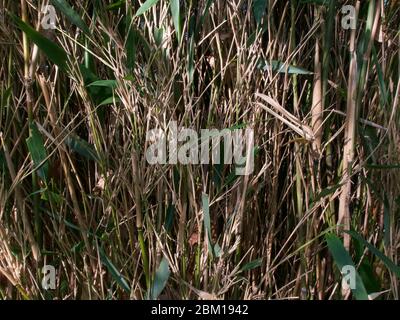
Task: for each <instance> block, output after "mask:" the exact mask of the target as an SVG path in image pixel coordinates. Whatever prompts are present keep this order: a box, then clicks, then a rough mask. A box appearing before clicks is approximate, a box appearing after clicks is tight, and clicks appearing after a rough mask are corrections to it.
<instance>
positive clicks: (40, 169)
mask: <svg viewBox="0 0 400 320" xmlns="http://www.w3.org/2000/svg"><path fill="white" fill-rule="evenodd" d="M26 144H27V146H28V150H29V153H30V155H31V158H32V161H33V164H34V166H35V169H36V171H37V173H38V176H39V177H40V178H41V179H42V180H43V181H47V177H48V173H49V164H48V162H47V161H46V158H47V152H46V148H45V146H44V142H43V139H42V136H41V134H40V132H39V129H38V128H37V126H36V124H35V123H34V122H31V123H29V138H28V139H26Z"/></svg>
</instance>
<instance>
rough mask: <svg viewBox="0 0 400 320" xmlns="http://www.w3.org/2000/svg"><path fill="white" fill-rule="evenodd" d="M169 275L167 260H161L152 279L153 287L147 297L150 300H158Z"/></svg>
mask: <svg viewBox="0 0 400 320" xmlns="http://www.w3.org/2000/svg"><path fill="white" fill-rule="evenodd" d="M170 274H171V272H170V270H169V263H168V260H167V259H165V258H163V259H162V260H161V263H160V265H159V267H158V269H157V271H156V275H155V277H154V282H153V286H152V287H151V290H150V295H149V298H150V300H157V299H158V297H159V295H160V294H161V292H162V291H163V290H164V288H165V286H166V285H167V282H168V279H169V276H170Z"/></svg>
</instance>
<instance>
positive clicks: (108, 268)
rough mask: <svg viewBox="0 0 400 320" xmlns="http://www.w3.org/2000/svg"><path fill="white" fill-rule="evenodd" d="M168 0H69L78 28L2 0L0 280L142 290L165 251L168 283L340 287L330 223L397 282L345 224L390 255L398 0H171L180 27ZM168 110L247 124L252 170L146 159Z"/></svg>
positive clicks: (383, 282)
mask: <svg viewBox="0 0 400 320" xmlns="http://www.w3.org/2000/svg"><path fill="white" fill-rule="evenodd" d="M170 2H171V1H165V0H160V1H158V2H157V4H156V5H154V6H153V7H151V8H150V9H149V10H148V11H146V12H145V13H144V14H142V15H140V16H138V17H135V13H136V12H137V10H138V9H139V7H140V5H141V3H143V1H140V3H139V1H130V0H128V1H126V2H125V3H124V2H122V4H121V5H120V6H117V7H116V8H114V9H110V8H107V7H108V6H109V5H110V4H112V3H113V1H111V0H107V1H81V6H79V7H78V6H76V5H75V7H74V9H75V11H76V12H79V14H80V15H81V17H82V20H83V21H84V23H85V24H86V25H87V26H88V28H89V29H90V33H87V34H86V33H85V32H84V31H83V30H81V29H79V28H77V27H76V26H75V25H73V24H72V23H71V21H70V19H68V17H67V16H66V15H63V14H62V13H61V12H60V11H58V20H57V29H56V30H54V31H51V32H49V31H48V30H47V31H46V30H42V28H41V26H40V23H39V21H41V19H42V15H41V14H40V8H41V7H42V6H43V5H45V4H46V3H47V2H46V1H41V0H39V1H32V0H21V1H20V2H18V1H6V0H0V14H1V17H0V19H2V23H1V24H0V43H1V46H0V52H1V55H0V70H1V72H0V136H1V146H0V298H2V299H52V298H57V299H129V298H131V299H145V298H146V297H148V293H149V292H150V291H151V290H150V288H154V286H157V285H159V284H160V283H158V282H160V279H159V276H160V275H162V274H163V273H162V272H161V269H162V268H160V269H158V268H159V266H160V264H161V266H163V265H164V266H165V263H166V262H167V264H168V265H169V270H170V275H169V277H168V281H167V282H166V285H165V288H164V290H163V291H162V294H161V295H160V298H162V299H233V298H235V299H282V298H283V299H287V298H296V299H297V298H298V299H341V298H345V299H348V298H350V297H351V295H350V293H349V292H341V289H340V282H341V277H340V272H339V269H338V268H337V267H336V266H335V264H334V260H333V258H332V255H331V252H330V251H329V250H328V248H327V246H326V241H325V237H324V235H325V234H327V233H336V234H337V235H338V236H339V237H343V238H344V247H345V248H346V249H347V250H348V251H349V252H350V254H351V256H352V258H353V261H354V263H355V264H356V265H357V267H358V272H359V274H360V276H361V277H362V280H363V282H364V285H365V287H366V289H367V291H368V293H375V292H381V291H384V290H387V291H386V292H385V293H384V294H382V295H381V296H380V298H384V299H398V298H399V282H398V278H396V272H395V271H393V269H390V268H389V269H388V268H387V266H386V265H385V264H384V263H383V262H382V260H381V259H379V258H378V257H377V256H376V255H373V254H372V253H371V251H369V250H365V251H364V247H363V246H362V245H361V244H360V242H357V241H356V240H355V239H352V238H351V237H350V236H349V235H348V234H346V233H342V231H343V230H350V229H352V230H355V231H356V232H357V233H358V234H359V235H362V236H363V237H364V238H365V239H366V240H367V241H369V242H370V243H371V244H372V245H373V246H375V247H376V248H377V249H379V250H380V252H382V253H384V254H385V255H386V256H387V257H389V258H390V259H391V260H392V261H394V262H395V263H397V262H398V261H399V243H400V237H399V236H400V233H399V214H400V184H399V181H400V173H399V169H400V157H399V146H400V132H399V130H400V126H399V123H400V112H399V97H400V81H399V75H400V53H399V52H400V51H399V43H400V33H399V32H400V26H399V21H400V8H399V2H398V1H389V2H388V3H387V2H386V1H383V0H382V1H379V0H378V1H375V0H370V1H361V2H360V1H330V4H329V5H327V6H317V5H314V4H312V3H302V2H304V1H273V0H270V1H259V0H258V1H254V0H253V1H247V0H232V1H229V0H228V1H220V0H215V1H206V0H193V1H180V17H181V27H182V30H181V32H177V31H176V23H177V20H175V23H174V18H173V16H174V15H173V14H172V12H173V11H171V8H170ZM172 2H174V3H177V2H176V1H172ZM178 2H179V1H178ZM309 2H312V1H309ZM70 3H72V2H70ZM254 3H255V4H261V5H262V4H263V3H265V5H266V8H265V14H264V15H262V16H260V15H259V12H260V11H257V13H256V14H254V12H253V6H254ZM384 3H385V4H384ZM345 4H352V5H355V6H356V8H357V12H358V26H357V29H356V30H354V31H352V30H344V29H343V28H342V27H341V19H342V15H341V13H340V8H341V7H342V5H345ZM208 5H209V7H208ZM12 14H14V15H16V16H18V17H20V18H21V19H22V20H23V21H25V22H26V23H28V24H29V25H31V26H34V28H36V29H37V30H38V31H39V32H40V33H41V34H42V35H45V36H46V37H47V38H48V39H50V40H51V41H52V42H53V43H56V44H57V45H58V46H59V47H61V48H62V49H63V50H64V51H65V52H66V53H67V55H68V62H67V63H68V67H67V68H66V70H62V68H61V67H60V66H59V65H57V64H55V63H53V62H54V61H53V62H52V61H50V60H49V59H48V54H47V55H46V52H44V51H43V50H42V48H41V49H39V50H38V48H37V47H36V46H35V44H34V43H33V42H32V38H31V37H29V34H28V33H27V32H21V28H18V27H17V22H16V20H15V19H13V18H12ZM260 18H261V20H260V21H259V23H258V21H257V20H258V19H260ZM81 27H82V26H81ZM53 52H54V50H53ZM278 61H280V63H281V64H283V65H284V67H282V68H280V69H279V65H278V67H276V65H277V64H278ZM289 65H290V66H291V67H290V68H286V67H285V66H289ZM271 66H272V67H271ZM296 67H298V68H301V69H300V70H299V69H296ZM305 70H308V71H309V72H304V71H305ZM100 79H102V80H115V82H112V86H113V88H111V87H110V86H111V84H110V83H108V84H107V86H103V87H95V86H88V85H89V84H90V83H93V82H95V81H96V80H100ZM103 85H104V84H103ZM107 98H114V99H111V100H109V101H108V102H107V103H105V104H102V102H103V101H104V100H105V99H107ZM172 121H177V122H178V124H179V125H180V126H185V127H190V128H193V129H195V130H196V131H197V132H200V130H201V129H206V128H209V129H211V128H217V129H224V128H233V127H246V128H253V129H254V133H255V145H256V146H257V148H256V150H255V165H254V168H255V169H254V172H253V174H251V175H249V176H236V175H235V171H234V170H235V167H234V165H180V164H178V165H150V164H148V163H147V162H146V159H145V157H144V154H145V150H146V149H147V148H148V146H149V143H148V142H147V143H146V132H147V131H148V130H151V129H155V128H161V129H166V128H167V127H168V125H169V124H170V123H171V122H172ZM29 137H30V138H29ZM78 137H79V138H78ZM27 139H28V140H27ZM29 139H30V140H29ZM32 141H33V142H32ZM30 142H31V143H33V146H32V145H31V147H30V148H29V143H30ZM35 151H36V152H37V153H36V155H35ZM208 202H209V206H208V205H207V203H208ZM208 211H209V212H208ZM207 215H209V216H210V219H211V229H212V230H211V231H212V232H211V233H212V236H211V243H213V244H218V247H219V250H218V247H217V248H215V250H216V251H217V253H215V252H214V254H212V253H213V252H212V251H215V250H211V247H210V244H209V241H208V238H207V234H206V233H207V231H208V230H207V227H205V225H206V226H207V224H206V223H205V221H204V220H205V219H204V218H205V217H207ZM338 226H339V227H338ZM45 264H51V265H54V266H55V267H56V269H57V275H58V277H57V285H56V289H55V290H50V291H45V290H43V289H42V287H41V285H40V284H41V279H42V276H43V275H42V273H41V268H42V267H43V265H45ZM157 270H159V272H158V273H157ZM156 273H157V276H156ZM164 274H165V272H164ZM154 291H157V290H153V291H151V292H152V293H151V296H152V297H153V295H154V294H155V293H154Z"/></svg>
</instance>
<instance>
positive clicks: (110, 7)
mask: <svg viewBox="0 0 400 320" xmlns="http://www.w3.org/2000/svg"><path fill="white" fill-rule="evenodd" d="M125 3H126V0H120V1H117V2H114V3H112V4H110V5H108V6H107V7H106V10H116V9H119V8H121V7H122V6H123V5H125Z"/></svg>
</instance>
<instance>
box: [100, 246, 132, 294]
mask: <svg viewBox="0 0 400 320" xmlns="http://www.w3.org/2000/svg"><path fill="white" fill-rule="evenodd" d="M99 254H100V259H101V262H102V263H103V264H104V265H105V266H106V267H107V270H108V271H109V272H110V273H111V276H112V277H113V279H114V280H115V281H116V282H117V283H118V284H119V286H120V287H121V288H122V289H124V290H125V292H127V293H130V292H131V289H130V288H129V284H128V282H127V281H126V280H125V278H124V277H123V275H122V274H121V273H120V272H119V271H118V269H117V268H116V267H115V266H114V264H113V263H112V262H111V260H110V259H109V258H108V257H107V256H106V254H105V252H104V250H103V248H101V247H99Z"/></svg>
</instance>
